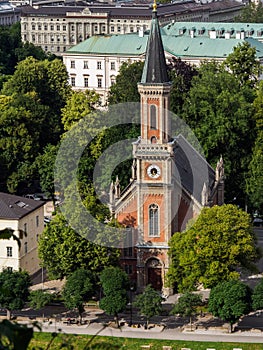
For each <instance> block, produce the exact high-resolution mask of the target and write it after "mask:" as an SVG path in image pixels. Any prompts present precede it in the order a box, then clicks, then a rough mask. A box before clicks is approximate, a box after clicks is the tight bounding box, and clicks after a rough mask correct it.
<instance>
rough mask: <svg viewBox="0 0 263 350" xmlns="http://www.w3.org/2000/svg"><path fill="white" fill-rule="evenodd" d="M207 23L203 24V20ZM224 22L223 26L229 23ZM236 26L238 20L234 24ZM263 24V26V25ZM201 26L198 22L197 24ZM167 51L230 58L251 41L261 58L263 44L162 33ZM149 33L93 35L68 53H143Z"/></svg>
mask: <svg viewBox="0 0 263 350" xmlns="http://www.w3.org/2000/svg"><path fill="white" fill-rule="evenodd" d="M202 24H203V23H202ZM225 25H226V24H225V23H220V26H225ZM231 25H235V23H231ZM262 26H263V25H262ZM196 28H197V23H196ZM161 36H162V42H163V47H164V50H165V51H166V52H167V53H170V54H172V55H174V56H176V57H182V58H194V57H196V58H199V59H202V58H204V59H205V58H212V59H213V58H215V59H216V58H226V57H227V56H228V55H229V54H230V53H231V52H233V49H234V47H235V46H237V45H238V44H239V43H242V42H244V41H247V42H249V43H250V45H251V46H252V47H256V54H257V57H258V58H263V43H262V42H260V41H258V40H256V39H254V38H245V39H234V38H233V39H225V38H216V39H210V38H209V37H205V36H204V37H202V36H196V37H194V38H191V37H190V36H174V35H166V34H164V31H163V32H162V33H161ZM147 40H148V35H145V34H144V36H143V37H140V36H139V35H138V34H120V35H107V36H103V35H100V36H93V37H91V38H89V39H87V40H85V41H83V42H81V43H80V44H78V45H76V46H74V47H72V48H70V49H69V50H68V51H67V54H80V55H81V54H84V55H85V54H89V55H104V56H105V55H109V56H111V55H112V56H131V57H132V56H143V55H144V54H145V52H146V45H147Z"/></svg>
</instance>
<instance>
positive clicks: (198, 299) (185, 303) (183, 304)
mask: <svg viewBox="0 0 263 350" xmlns="http://www.w3.org/2000/svg"><path fill="white" fill-rule="evenodd" d="M202 303H203V302H202V295H201V294H195V293H190V292H186V293H185V294H183V295H181V296H180V297H179V299H178V301H177V302H176V303H175V305H174V306H173V308H172V311H171V314H173V315H178V314H179V315H180V316H184V317H189V318H190V327H191V330H192V317H193V316H194V315H195V314H196V311H197V307H198V306H201V305H202Z"/></svg>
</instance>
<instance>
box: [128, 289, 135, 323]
mask: <svg viewBox="0 0 263 350" xmlns="http://www.w3.org/2000/svg"><path fill="white" fill-rule="evenodd" d="M133 290H134V287H133V286H130V324H129V326H130V327H131V325H132V292H133Z"/></svg>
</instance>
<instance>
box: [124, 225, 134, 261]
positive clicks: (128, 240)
mask: <svg viewBox="0 0 263 350" xmlns="http://www.w3.org/2000/svg"><path fill="white" fill-rule="evenodd" d="M126 232H127V233H126V235H125V240H124V249H123V255H124V256H132V253H133V240H132V229H131V228H126Z"/></svg>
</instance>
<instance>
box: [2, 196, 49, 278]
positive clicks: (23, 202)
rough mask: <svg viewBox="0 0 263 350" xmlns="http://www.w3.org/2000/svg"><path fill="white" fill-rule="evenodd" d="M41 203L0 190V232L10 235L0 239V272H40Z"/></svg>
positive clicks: (42, 225) (42, 211)
mask: <svg viewBox="0 0 263 350" xmlns="http://www.w3.org/2000/svg"><path fill="white" fill-rule="evenodd" d="M44 204H45V203H44V202H42V201H37V200H33V199H28V198H24V197H20V196H15V195H10V194H7V193H3V192H0V231H3V230H5V229H10V230H11V231H13V235H14V236H15V237H16V239H14V238H13V237H11V238H9V239H7V238H6V239H1V240H0V271H1V270H3V269H10V270H16V271H18V270H19V269H22V270H26V271H27V272H28V273H29V274H30V275H34V274H35V273H36V272H38V271H39V269H40V265H39V258H38V252H37V246H38V243H37V242H38V237H39V236H40V235H41V233H42V232H43V230H44Z"/></svg>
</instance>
